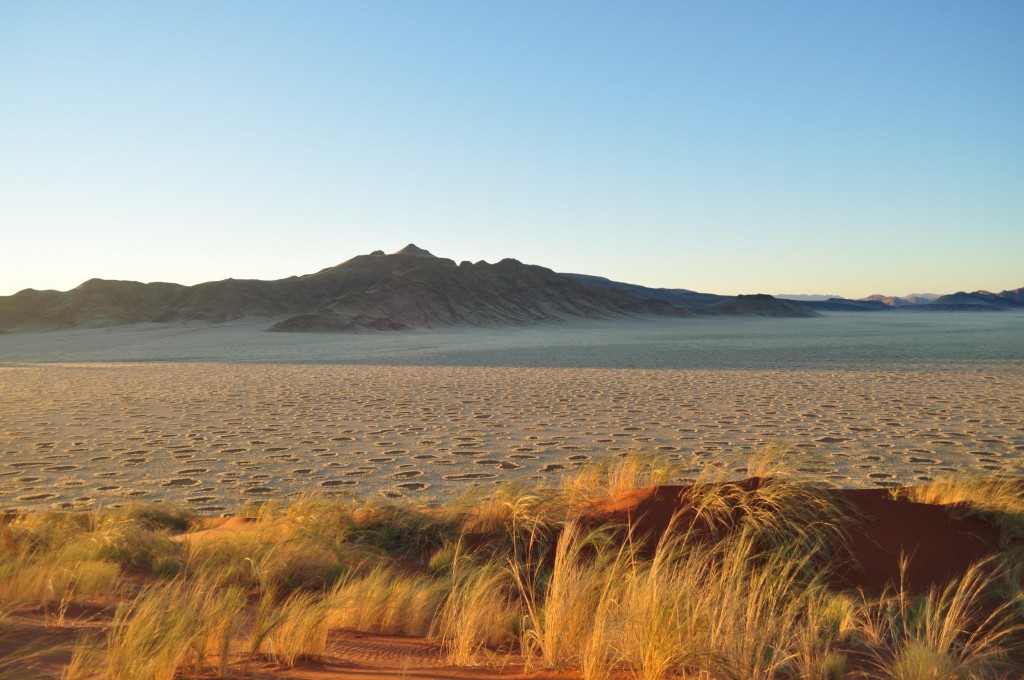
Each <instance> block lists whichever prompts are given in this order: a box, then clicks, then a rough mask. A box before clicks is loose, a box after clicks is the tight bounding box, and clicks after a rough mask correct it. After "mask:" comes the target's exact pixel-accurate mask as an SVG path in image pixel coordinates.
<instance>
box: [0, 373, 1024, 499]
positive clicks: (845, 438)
mask: <svg viewBox="0 0 1024 680" xmlns="http://www.w3.org/2000/svg"><path fill="white" fill-rule="evenodd" d="M0 389H2V395H3V407H2V412H0V509H3V510H11V509H27V508H36V509H39V508H44V507H74V508H87V507H94V506H97V505H109V504H113V503H122V502H125V501H130V500H145V501H154V500H167V501H172V502H175V503H182V504H186V505H188V506H189V507H192V508H194V509H195V510H196V511H198V512H200V513H202V514H208V515H216V514H221V513H224V512H229V511H231V510H233V509H235V508H236V507H237V506H238V504H239V503H240V502H242V501H245V500H254V499H256V500H259V499H268V498H284V497H287V496H290V495H294V494H299V493H304V492H314V491H315V492H322V493H329V494H339V495H344V494H353V493H354V494H359V495H366V494H371V495H383V496H388V497H401V496H408V497H414V498H421V499H434V500H439V501H443V499H444V498H446V497H449V496H450V495H451V494H452V493H457V492H460V491H462V490H464V489H466V488H467V487H470V486H479V485H490V484H493V483H497V482H501V481H504V480H535V479H538V480H550V481H552V482H554V481H557V478H558V477H559V476H560V475H563V474H566V473H567V472H568V471H570V470H571V468H572V467H574V466H577V465H580V464H583V463H585V462H587V461H590V460H593V459H598V460H600V459H602V458H606V457H610V456H614V455H616V454H621V453H624V452H627V451H632V450H643V451H649V452H655V453H657V454H658V455H661V456H665V457H667V458H670V459H673V460H678V461H679V462H680V463H682V464H683V467H684V468H685V470H686V472H685V473H684V475H686V476H695V475H696V474H697V473H698V472H699V471H700V469H701V468H704V467H707V466H714V467H717V468H720V469H722V470H726V471H736V472H737V474H740V473H742V472H743V471H744V465H745V463H746V460H747V457H748V455H749V454H750V452H751V451H753V450H755V449H756V448H758V446H759V445H761V444H763V443H765V442H782V443H785V444H788V445H790V446H791V447H793V450H794V451H795V452H796V453H794V460H792V461H791V466H792V468H794V469H795V470H798V471H801V472H805V473H807V474H810V475H816V476H820V477H824V478H827V479H830V480H832V481H833V482H835V483H836V484H838V485H840V486H844V487H864V486H873V485H891V484H895V483H915V482H920V481H925V480H928V479H930V478H933V477H936V476H941V475H943V474H948V473H962V472H963V473H966V472H974V473H988V472H992V471H996V470H999V469H1011V470H1016V471H1017V472H1020V470H1021V467H1022V465H1021V461H1022V459H1024V420H1022V415H1021V413H1022V412H1021V409H1020V404H1021V403H1022V395H1024V367H1019V366H1013V365H1002V366H999V367H998V368H997V369H995V368H993V367H985V366H980V367H979V366H967V367H960V368H958V369H955V370H953V369H949V368H946V369H932V370H921V369H916V370H907V371H899V370H856V371H855V370H844V371H832V370H731V371H722V370H686V369H640V368H636V369H629V368H609V369H598V368H515V367H471V366H363V365H342V364H331V365H301V364H237V363H235V364H224V363H202V364H199V363H177V362H173V363H111V364H100V363H92V364H25V365H7V366H4V367H0ZM679 481H684V480H682V479H681V480H679Z"/></svg>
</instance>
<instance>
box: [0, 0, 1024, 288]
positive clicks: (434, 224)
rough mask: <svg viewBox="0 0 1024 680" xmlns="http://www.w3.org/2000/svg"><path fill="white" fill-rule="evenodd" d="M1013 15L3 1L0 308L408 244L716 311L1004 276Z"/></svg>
mask: <svg viewBox="0 0 1024 680" xmlns="http://www.w3.org/2000/svg"><path fill="white" fill-rule="evenodd" d="M1021 35H1024V3H1022V2H1019V1H1018V0H1012V1H1007V2H997V1H979V2H959V1H958V2H945V1H943V0H929V1H920V2H905V1H901V0H893V1H891V2H875V1H873V0H869V1H864V2H853V1H850V2H821V1H820V0H815V1H809V2H794V1H788V0H774V1H773V2H761V1H753V0H751V1H739V0H736V1H732V2H711V1H708V2H686V1H683V0H675V1H673V2H664V3H662V2H625V1H623V2H611V3H610V2H599V1H596V0H588V1H585V2H560V1H552V0H546V1H544V2H531V1H517V2H498V1H494V2H469V1H468V0H467V1H460V2H444V1H440V0H431V1H430V2H422V1H412V0H409V1H405V2H390V1H388V0H373V1H372V2H370V1H359V2H343V1H340V0H339V1H330V2H309V1H303V0H295V1H288V2H284V1H281V2H266V1H261V0H238V1H227V0H213V1H209V2H206V1H203V2H199V1H189V0H182V1H178V2H161V3H153V2H143V3H140V2H134V1H133V2H99V1H82V0H76V1H74V2H57V1H51V0H2V1H0V295H8V294H12V293H14V292H16V291H18V290H21V289H23V288H30V287H31V288H37V289H47V288H51V289H58V290H66V289H69V288H73V287H74V286H77V285H78V284H80V283H82V282H83V281H85V280H87V279H89V278H93V277H99V278H106V279H129V280H138V281H173V282H177V283H184V284H193V283H198V282H201V281H207V280H216V279H224V278H228V277H234V278H260V279H274V278H282V277H286V276H290V275H293V274H303V273H310V272H315V271H318V270H320V269H322V268H324V267H328V266H332V265H335V264H338V263H340V262H342V261H344V260H347V259H349V258H351V257H353V256H355V255H358V254H363V253H368V252H371V251H373V250H377V249H382V250H384V251H387V252H392V251H395V250H398V249H400V248H401V247H403V246H404V245H406V244H407V243H415V244H417V245H418V246H420V247H423V248H427V249H429V250H430V251H432V252H433V253H434V254H435V255H439V256H444V257H449V258H452V259H454V260H456V261H461V260H472V261H477V260H486V261H489V262H494V261H497V260H500V259H502V258H505V257H513V258H516V259H518V260H521V261H523V262H527V263H530V264H539V265H543V266H546V267H550V268H552V269H554V270H556V271H563V272H578V273H587V274H596V275H600V276H606V277H608V278H612V279H616V280H621V281H628V282H632V283H639V284H644V285H649V286H659V287H672V288H688V289H693V290H701V291H708V292H715V293H723V294H736V293H753V292H766V293H827V294H839V295H844V296H848V297H861V296H864V295H869V294H872V293H885V294H898V295H899V294H907V293H911V292H939V293H944V292H953V291H956V290H977V289H988V290H995V291H999V290H1004V289H1009V288H1017V287H1020V286H1024V40H1021V39H1020V36H1021Z"/></svg>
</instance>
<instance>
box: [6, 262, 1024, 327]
mask: <svg viewBox="0 0 1024 680" xmlns="http://www.w3.org/2000/svg"><path fill="white" fill-rule="evenodd" d="M896 308H900V309H941V310H978V309H980V310H1002V309H1010V308H1024V289H1016V290H1012V291H1003V292H1002V293H998V294H995V293H988V292H985V291H978V292H975V293H964V292H959V293H954V294H952V295H944V296H940V297H937V298H935V299H934V300H927V298H925V297H924V296H920V297H918V298H915V299H910V298H909V297H908V298H886V297H883V296H871V297H870V298H865V299H863V300H847V299H845V298H829V299H827V300H817V301H808V300H786V299H779V298H775V297H773V296H770V295H763V294H758V295H739V296H725V295H716V294H713V293H700V292H697V291H692V290H687V289H681V288H680V289H667V288H648V287H645V286H639V285H636V284H629V283H622V282H618V281H612V280H610V279H606V278H602V277H599V276H590V275H585V274H560V273H557V272H554V271H552V270H551V269H547V268H545V267H539V266H536V265H527V264H523V263H521V262H519V261H517V260H513V259H504V260H501V261H500V262H497V263H495V264H489V263H487V262H483V261H480V262H476V263H472V262H461V263H459V264H456V263H455V262H454V261H453V260H450V259H446V258H441V257H435V256H434V255H433V254H431V253H430V252H429V251H426V250H424V249H422V248H418V247H417V246H415V245H412V244H410V245H408V246H406V247H405V248H403V249H402V250H399V251H398V252H396V253H392V254H390V255H386V254H384V253H383V252H382V251H376V252H374V253H371V254H369V255H359V256H356V257H354V258H352V259H350V260H348V261H346V262H343V263H341V264H339V265H336V266H334V267H328V268H326V269H322V270H321V271H319V272H316V273H314V274H307V275H304V276H291V277H288V278H286V279H278V280H276V281H263V280H239V279H226V280H223V281H210V282H206V283H200V284H197V285H194V286H184V285H180V284H175V283H139V282H136V281H110V280H103V279H90V280H88V281H86V282H85V283H83V284H81V285H80V286H78V287H77V288H74V289H72V290H69V291H64V292H60V291H54V290H42V291H40V290H33V289H26V290H23V291H20V292H18V293H15V294H14V295H10V296H6V297H0V332H4V331H33V330H36V331H38V330H57V329H68V328H103V327H115V326H124V325H130V324H136V323H161V322H190V321H197V322H207V323H220V322H225V321H230V320H234V319H241V318H266V319H268V320H271V321H272V325H271V326H270V327H269V330H271V331H279V332H286V331H358V330H394V331H398V330H410V329H416V328H438V327H446V326H457V325H468V326H500V325H520V324H534V323H544V322H555V321H565V320H571V319H628V318H644V317H669V318H684V317H695V316H723V315H725V316H774V317H807V316H816V315H817V313H818V311H884V310H891V309H896Z"/></svg>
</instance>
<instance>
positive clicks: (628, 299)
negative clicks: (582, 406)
mask: <svg viewBox="0 0 1024 680" xmlns="http://www.w3.org/2000/svg"><path fill="white" fill-rule="evenodd" d="M410 257H415V258H417V259H418V261H417V262H415V263H411V264H412V265H413V266H411V267H408V268H402V269H401V270H400V271H394V272H392V273H390V275H388V276H385V277H381V278H380V279H379V280H378V281H377V283H376V284H374V285H373V286H371V287H369V288H365V289H356V290H353V291H352V292H349V293H345V294H343V295H341V296H339V297H337V298H335V299H333V300H331V301H329V302H327V303H326V304H324V305H322V306H321V307H320V308H318V309H316V310H314V311H313V312H310V313H308V314H302V315H298V316H296V317H293V318H291V319H287V320H285V321H283V322H281V323H279V324H276V325H275V326H273V327H272V328H271V330H274V331H295V330H303V331H327V330H354V329H360V328H367V329H376V330H405V329H410V328H434V327H440V326H450V325H472V326H491V325H507V324H530V323H542V322H547V321H560V320H565V319H573V318H585V319H602V318H615V317H637V316H651V315H655V316H676V317H680V316H688V315H689V314H688V313H687V312H685V311H683V310H680V309H677V308H675V307H673V306H671V305H669V304H667V303H664V302H660V301H656V300H655V301H652V300H641V299H639V298H636V297H634V296H632V295H629V294H627V293H624V292H622V291H615V290H602V289H599V288H594V287H592V286H587V285H585V284H582V283H579V282H578V281H575V280H573V279H571V278H569V277H567V276H564V275H561V274H557V273H555V272H553V271H551V270H550V269H546V268H544V267H538V266H534V265H524V264H522V263H521V262H518V261H516V260H508V259H507V260H502V261H501V262H499V263H497V264H493V265H492V264H487V263H486V262H478V263H476V264H471V263H469V262H463V263H462V264H461V265H456V264H455V263H454V262H453V261H452V260H447V259H442V258H433V257H426V256H422V255H411V256H410V255H391V256H388V258H389V260H391V259H392V258H396V259H397V258H402V259H403V260H404V259H407V258H410ZM395 261H396V260H391V262H389V263H388V265H389V267H388V268H390V265H391V264H392V263H393V262H395ZM360 264H364V263H360ZM405 264H408V263H405Z"/></svg>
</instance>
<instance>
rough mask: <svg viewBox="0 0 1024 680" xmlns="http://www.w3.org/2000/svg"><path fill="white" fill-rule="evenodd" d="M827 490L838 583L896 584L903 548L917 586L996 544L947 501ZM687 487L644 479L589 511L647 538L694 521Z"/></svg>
mask: <svg viewBox="0 0 1024 680" xmlns="http://www.w3.org/2000/svg"><path fill="white" fill-rule="evenodd" d="M762 483H763V482H762V480H759V479H757V478H754V479H748V480H744V481H742V482H735V483H731V484H733V485H734V486H735V487H736V488H737V490H744V491H753V490H755V489H757V488H758V487H759V486H760V485H761V484H762ZM828 493H829V494H830V495H832V497H833V498H835V499H836V501H837V502H838V503H839V507H841V508H843V510H844V515H845V516H846V518H847V519H848V520H849V522H848V523H847V526H846V529H847V532H846V533H847V540H846V545H845V546H844V547H842V548H841V549H840V553H839V555H837V557H836V563H837V564H840V565H848V566H846V567H842V568H840V570H839V572H838V574H837V576H836V578H835V579H834V585H836V586H838V587H857V588H863V589H865V590H868V591H880V590H881V589H883V588H884V587H885V586H886V585H896V584H898V583H899V579H900V561H901V557H903V556H906V557H907V558H909V565H908V569H907V572H906V575H905V579H906V585H907V587H908V588H909V589H910V590H911V591H915V592H920V591H923V590H926V589H927V588H928V587H930V586H932V585H939V586H941V585H944V584H945V583H947V582H948V581H949V580H950V579H952V578H955V577H957V576H960V575H961V574H963V573H964V571H965V570H966V569H967V568H968V567H969V566H970V565H971V564H973V563H975V562H978V561H979V560H983V559H985V558H986V557H988V556H990V555H992V554H994V553H995V552H997V550H998V547H999V534H998V532H997V530H996V528H995V527H993V526H992V525H991V524H989V523H988V522H985V521H984V520H982V519H980V518H978V517H965V516H962V514H963V513H961V512H958V511H957V508H955V507H953V506H944V505H928V504H924V503H915V502H912V501H908V500H898V499H894V498H893V496H892V494H891V493H890V491H889V490H888V489H830V490H828ZM692 495H693V487H689V486H652V487H647V488H644V489H637V490H634V491H629V492H626V493H623V494H620V495H617V496H612V497H609V498H605V499H601V500H598V501H596V502H595V503H594V504H593V505H592V508H593V514H594V518H595V519H597V520H599V521H611V522H617V523H622V524H626V525H628V526H630V527H631V528H632V530H633V534H634V536H636V537H642V538H644V539H645V540H648V543H649V544H650V543H654V542H655V541H656V540H657V539H658V538H660V537H661V536H662V535H663V534H664V533H665V531H666V530H667V529H668V527H669V524H670V522H672V518H673V516H677V517H676V522H677V524H676V527H690V526H693V524H694V522H695V521H698V520H697V519H696V517H695V513H694V512H693V511H692V510H691V509H690V507H689V505H690V502H689V500H688V499H689V498H691V497H692ZM735 519H739V517H735ZM695 528H696V529H697V530H698V531H700V529H701V527H700V526H697V527H695ZM650 539H653V540H650Z"/></svg>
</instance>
